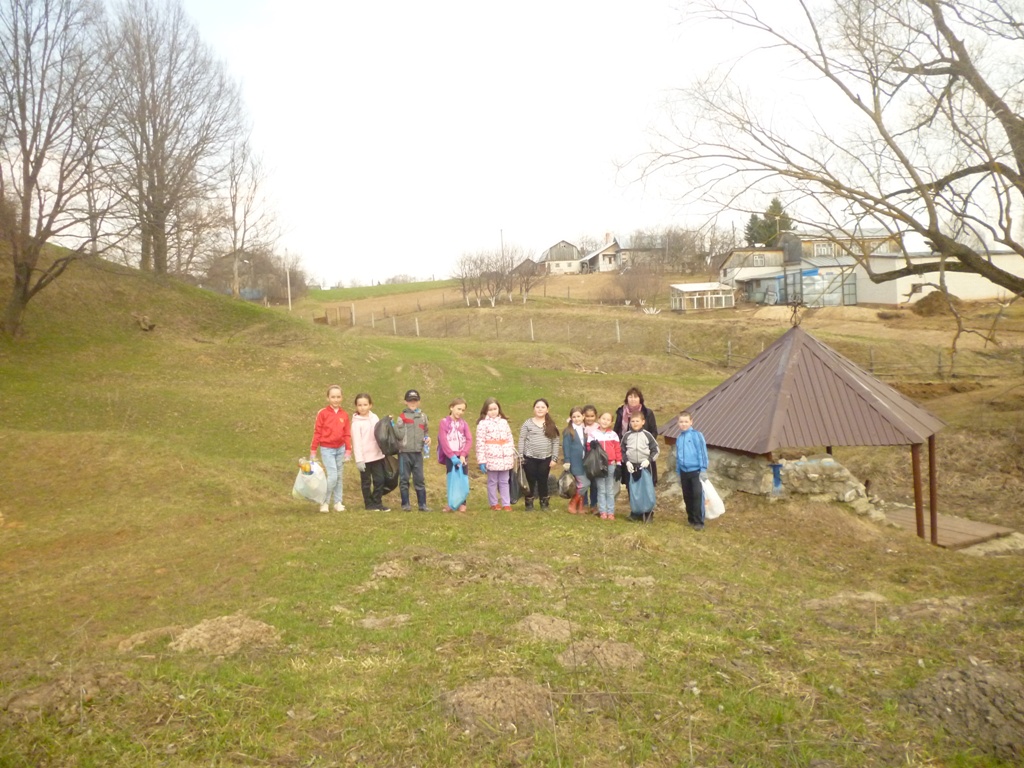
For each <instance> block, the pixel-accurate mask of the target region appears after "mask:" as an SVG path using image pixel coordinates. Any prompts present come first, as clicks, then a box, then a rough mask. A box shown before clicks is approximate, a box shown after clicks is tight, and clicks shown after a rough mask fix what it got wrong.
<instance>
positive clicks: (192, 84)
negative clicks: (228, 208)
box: [107, 0, 241, 274]
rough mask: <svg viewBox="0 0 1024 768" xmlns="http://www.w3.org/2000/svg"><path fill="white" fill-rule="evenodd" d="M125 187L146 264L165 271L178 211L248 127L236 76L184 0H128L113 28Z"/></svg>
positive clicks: (204, 192) (204, 191)
mask: <svg viewBox="0 0 1024 768" xmlns="http://www.w3.org/2000/svg"><path fill="white" fill-rule="evenodd" d="M107 45H108V47H109V49H110V50H112V51H117V59H118V61H117V64H118V66H117V67H116V68H115V70H114V77H113V78H112V85H113V88H114V96H115V104H116V105H117V109H116V111H115V114H114V124H115V128H116V131H117V150H118V152H119V153H120V154H121V155H122V156H123V157H124V158H126V162H127V163H128V167H127V171H126V172H125V173H123V174H121V177H120V179H119V191H120V193H121V194H122V195H124V196H125V197H126V198H127V199H129V200H131V201H132V203H133V205H134V207H135V209H136V211H137V214H138V226H139V237H140V249H141V254H140V267H141V268H142V269H152V270H153V271H154V272H157V273H160V274H163V273H166V272H167V271H168V264H169V260H168V249H169V243H170V242H172V231H171V230H172V226H173V224H174V219H175V215H176V212H180V211H183V210H184V209H186V208H187V207H188V206H189V205H190V204H191V203H194V202H195V201H197V200H200V199H202V198H203V197H205V196H208V195H210V194H211V193H212V192H211V190H212V189H213V187H214V186H215V185H216V177H217V174H218V173H219V172H220V171H221V169H222V168H223V166H224V164H225V161H224V157H225V155H226V154H227V151H228V149H229V147H230V145H231V142H232V141H234V140H236V139H237V137H238V136H239V134H240V132H241V127H240V126H241V101H240V96H239V91H238V87H237V85H236V84H235V83H234V82H232V81H231V80H230V79H229V78H228V75H227V73H226V71H225V69H224V66H223V64H222V63H221V62H219V61H217V60H216V59H215V58H214V56H213V54H212V53H211V51H210V49H209V48H208V46H207V45H206V44H204V43H203V41H202V40H201V39H200V37H199V32H198V30H197V29H196V27H195V25H194V24H193V23H192V21H191V20H190V19H189V18H188V17H187V16H186V14H185V12H184V10H183V9H182V7H181V3H180V0H125V2H123V3H122V4H121V5H120V6H119V7H118V8H117V10H116V19H115V23H114V24H113V25H111V27H110V29H109V32H108V43H107Z"/></svg>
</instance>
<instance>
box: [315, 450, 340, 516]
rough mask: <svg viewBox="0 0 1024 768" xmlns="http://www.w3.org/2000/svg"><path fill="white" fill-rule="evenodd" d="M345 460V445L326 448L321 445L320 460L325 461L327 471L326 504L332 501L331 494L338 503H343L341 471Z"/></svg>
mask: <svg viewBox="0 0 1024 768" xmlns="http://www.w3.org/2000/svg"><path fill="white" fill-rule="evenodd" d="M344 460H345V446H341V447H340V448H325V447H324V446H322V445H321V446H320V461H322V462H323V463H324V469H325V470H326V471H327V498H326V499H325V500H324V503H325V504H330V503H331V496H333V497H334V499H335V501H336V503H338V504H343V503H344V502H343V501H342V500H341V490H342V488H341V471H342V462H343V461H344Z"/></svg>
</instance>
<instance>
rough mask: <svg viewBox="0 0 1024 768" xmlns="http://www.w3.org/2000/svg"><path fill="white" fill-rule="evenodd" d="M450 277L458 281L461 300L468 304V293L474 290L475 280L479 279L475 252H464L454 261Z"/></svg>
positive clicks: (478, 261) (478, 263)
mask: <svg viewBox="0 0 1024 768" xmlns="http://www.w3.org/2000/svg"><path fill="white" fill-rule="evenodd" d="M452 277H453V278H454V279H456V280H458V281H459V288H460V289H461V290H462V300H463V301H465V302H466V306H467V307H468V306H469V294H470V292H471V291H473V290H474V288H475V286H476V284H477V281H478V280H479V279H480V260H479V259H478V258H477V255H476V254H473V253H464V254H462V255H461V256H459V258H458V260H457V261H456V262H455V269H454V271H453V272H452Z"/></svg>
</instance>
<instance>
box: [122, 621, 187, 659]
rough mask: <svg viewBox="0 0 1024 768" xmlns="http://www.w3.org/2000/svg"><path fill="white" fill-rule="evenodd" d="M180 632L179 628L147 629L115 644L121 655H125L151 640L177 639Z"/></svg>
mask: <svg viewBox="0 0 1024 768" xmlns="http://www.w3.org/2000/svg"><path fill="white" fill-rule="evenodd" d="M180 632H181V627H179V626H171V627H157V628H156V629H147V630H145V631H143V632H136V633H135V634H134V635H131V636H129V637H126V638H125V639H124V640H122V641H121V642H119V643H118V644H117V650H118V651H120V652H121V653H127V652H128V651H134V650H135V649H136V648H138V647H139V646H140V645H145V644H146V643H150V642H152V641H153V640H163V639H165V638H173V637H177V636H178V634H179V633H180Z"/></svg>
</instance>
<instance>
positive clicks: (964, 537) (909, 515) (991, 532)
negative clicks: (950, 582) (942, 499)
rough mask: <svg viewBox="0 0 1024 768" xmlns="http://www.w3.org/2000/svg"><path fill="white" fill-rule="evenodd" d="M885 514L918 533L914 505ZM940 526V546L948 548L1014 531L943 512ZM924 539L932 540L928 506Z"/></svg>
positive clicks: (987, 539)
mask: <svg viewBox="0 0 1024 768" xmlns="http://www.w3.org/2000/svg"><path fill="white" fill-rule="evenodd" d="M885 516H886V517H887V518H888V519H889V520H890V521H892V522H894V523H896V524H897V525H898V526H900V527H901V528H906V529H907V530H908V531H910V532H911V533H915V534H916V533H917V517H916V516H915V515H914V508H913V507H897V508H895V509H888V510H886V513H885ZM938 528H939V546H940V547H945V548H946V549H963V548H964V547H970V546H973V545H975V544H981V542H983V541H990V540H991V539H998V538H1001V537H1002V536H1009V535H1010V534H1011V533H1013V532H1014V531H1013V529H1012V528H1003V527H1002V526H999V525H990V524H989V523H979V522H977V521H975V520H967V519H966V518H963V517H953V516H952V515H943V514H942V513H939V515H938ZM924 540H925V541H931V540H932V526H931V520H929V518H928V509H927V508H926V509H925V510H924Z"/></svg>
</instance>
